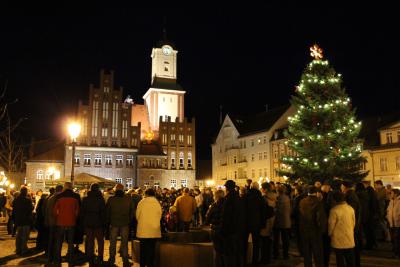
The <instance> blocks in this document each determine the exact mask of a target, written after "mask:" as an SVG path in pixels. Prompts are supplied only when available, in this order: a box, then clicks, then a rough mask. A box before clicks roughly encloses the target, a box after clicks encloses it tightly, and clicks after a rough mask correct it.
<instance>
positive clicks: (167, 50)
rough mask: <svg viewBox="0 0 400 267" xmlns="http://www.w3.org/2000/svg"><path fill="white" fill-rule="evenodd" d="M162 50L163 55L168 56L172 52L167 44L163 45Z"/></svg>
mask: <svg viewBox="0 0 400 267" xmlns="http://www.w3.org/2000/svg"><path fill="white" fill-rule="evenodd" d="M162 52H163V53H164V55H166V56H169V55H171V53H172V49H171V47H169V46H163V48H162Z"/></svg>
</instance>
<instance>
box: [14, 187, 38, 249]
mask: <svg viewBox="0 0 400 267" xmlns="http://www.w3.org/2000/svg"><path fill="white" fill-rule="evenodd" d="M27 195H28V189H27V188H26V187H22V188H21V190H20V195H19V196H18V197H17V198H16V199H15V200H14V202H13V205H12V206H13V212H14V218H15V226H16V227H17V236H16V239H15V247H16V253H17V255H23V254H25V253H27V252H28V246H27V242H28V238H29V232H30V229H31V225H32V223H33V215H32V211H33V204H32V201H31V200H30V199H29V198H28V197H27Z"/></svg>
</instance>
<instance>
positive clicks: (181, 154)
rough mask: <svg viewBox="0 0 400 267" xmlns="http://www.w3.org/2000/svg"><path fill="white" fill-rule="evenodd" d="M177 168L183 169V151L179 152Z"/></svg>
mask: <svg viewBox="0 0 400 267" xmlns="http://www.w3.org/2000/svg"><path fill="white" fill-rule="evenodd" d="M179 168H180V169H183V152H179Z"/></svg>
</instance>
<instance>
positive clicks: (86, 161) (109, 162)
mask: <svg viewBox="0 0 400 267" xmlns="http://www.w3.org/2000/svg"><path fill="white" fill-rule="evenodd" d="M93 161H94V166H101V165H102V162H103V155H102V154H94V158H93ZM123 162H124V157H123V155H116V156H115V167H123ZM74 163H75V165H80V164H81V155H80V154H75V160H74ZM125 163H126V164H125V165H126V167H133V156H132V155H127V156H126V161H125ZM104 164H105V166H110V167H111V166H113V156H112V155H104ZM91 165H92V155H91V154H83V166H91Z"/></svg>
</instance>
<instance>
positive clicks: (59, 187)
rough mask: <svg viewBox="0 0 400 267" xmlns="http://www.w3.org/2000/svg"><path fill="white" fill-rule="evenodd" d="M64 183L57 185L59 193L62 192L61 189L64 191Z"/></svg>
mask: <svg viewBox="0 0 400 267" xmlns="http://www.w3.org/2000/svg"><path fill="white" fill-rule="evenodd" d="M63 188H64V187H63V185H62V184H58V185H56V193H59V192H61V191H63Z"/></svg>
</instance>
